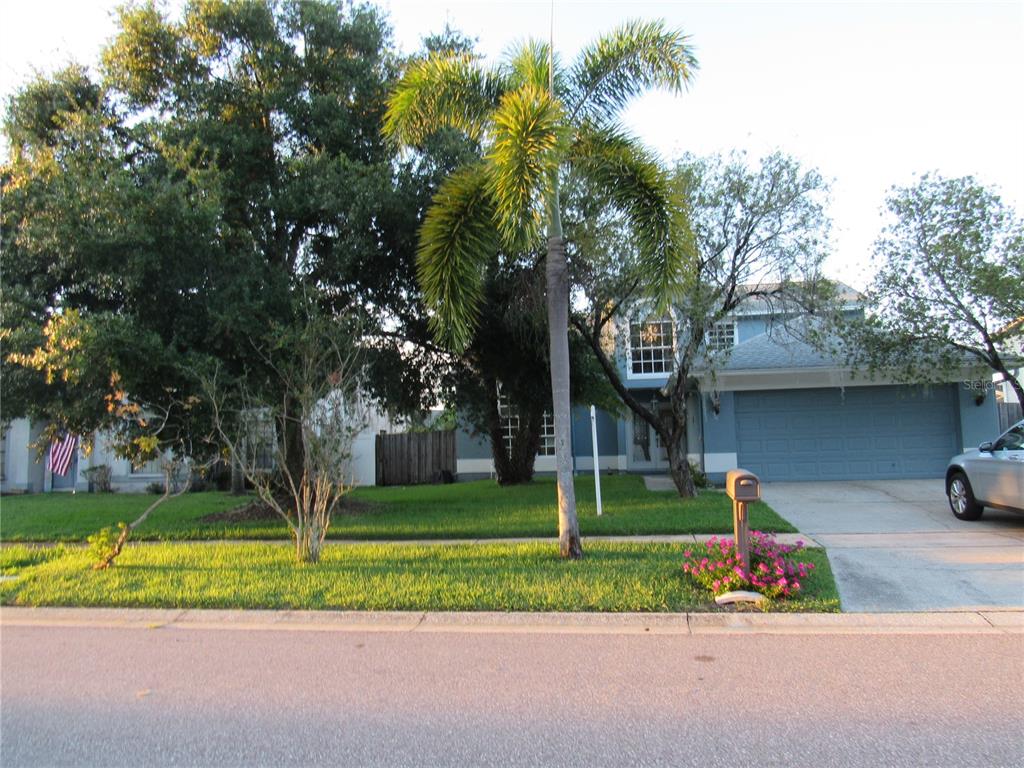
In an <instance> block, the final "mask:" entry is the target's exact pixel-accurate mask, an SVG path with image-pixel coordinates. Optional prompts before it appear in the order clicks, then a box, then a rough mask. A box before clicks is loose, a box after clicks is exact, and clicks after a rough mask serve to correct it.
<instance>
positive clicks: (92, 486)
mask: <svg viewBox="0 0 1024 768" xmlns="http://www.w3.org/2000/svg"><path fill="white" fill-rule="evenodd" d="M82 474H83V475H84V476H85V479H86V480H88V481H89V491H90V492H95V493H112V492H113V490H114V489H113V486H111V484H110V480H111V476H112V475H113V474H114V473H113V470H111V468H110V465H108V464H100V465H99V466H96V467H89V469H86V470H83V471H82Z"/></svg>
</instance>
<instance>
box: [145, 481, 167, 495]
mask: <svg viewBox="0 0 1024 768" xmlns="http://www.w3.org/2000/svg"><path fill="white" fill-rule="evenodd" d="M163 492H164V484H163V483H150V484H149V485H147V486H146V493H154V494H157V495H159V494H162V493H163Z"/></svg>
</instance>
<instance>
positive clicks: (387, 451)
mask: <svg viewBox="0 0 1024 768" xmlns="http://www.w3.org/2000/svg"><path fill="white" fill-rule="evenodd" d="M376 450H377V485H420V484H422V483H441V482H449V483H450V482H451V481H452V480H453V479H454V477H455V430H447V431H444V432H414V433H407V434H401V435H387V434H380V435H377V447H376Z"/></svg>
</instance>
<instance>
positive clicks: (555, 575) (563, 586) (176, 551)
mask: <svg viewBox="0 0 1024 768" xmlns="http://www.w3.org/2000/svg"><path fill="white" fill-rule="evenodd" d="M801 555H802V558H801V559H805V560H807V561H809V562H813V563H814V564H815V565H816V566H817V568H816V570H815V572H814V575H813V577H812V578H810V579H808V580H807V583H806V584H805V591H803V592H802V593H801V596H800V597H799V598H796V599H793V600H791V601H789V602H785V603H778V604H776V605H774V606H771V609H772V610H785V611H838V610H839V599H838V594H837V592H836V588H835V583H834V581H833V579H832V574H831V570H830V569H829V567H828V559H827V557H826V556H825V553H824V551H823V550H806V551H805V552H803V553H801ZM681 564H682V547H681V546H679V545H676V544H620V543H604V542H602V543H591V544H588V545H587V546H586V550H585V556H584V558H583V560H581V561H578V562H567V561H563V560H561V559H560V558H559V557H558V555H557V551H556V549H555V547H554V546H553V545H552V544H550V543H541V542H535V543H534V542H531V543H525V544H503V545H454V544H453V545H435V546H427V545H373V544H353V545H337V544H335V545H328V546H327V547H326V549H325V551H324V554H323V558H322V560H321V562H320V563H319V564H317V565H300V564H297V563H296V562H295V561H294V554H293V551H292V549H291V547H289V546H287V545H284V544H281V545H278V544H261V543H251V542H248V543H241V544H214V545H197V544H188V543H173V544H172V543H167V544H154V545H149V546H142V547H129V548H128V549H126V550H125V552H124V553H123V554H122V555H121V557H120V559H119V560H118V561H117V566H116V567H114V568H112V569H110V570H109V571H103V572H97V571H93V570H91V568H90V566H91V560H90V559H89V555H88V553H87V552H85V551H83V550H72V549H67V550H60V551H59V553H58V554H56V555H54V556H53V557H52V558H51V559H49V560H45V561H42V562H38V563H36V564H34V565H27V566H25V567H23V568H22V569H21V570H20V571H19V575H18V578H17V579H15V580H10V581H3V582H0V601H2V603H3V604H5V605H25V606H43V605H48V606H94V607H100V606H105V607H126V608H127V607H132V608H142V607H150V608H248V609H256V608H264V609H313V610H317V609H336V610H410V611H413V610H415V611H609V612H620V611H641V612H658V611H715V610H718V608H717V606H715V604H714V603H713V601H712V600H711V597H710V594H709V593H708V592H707V591H706V590H704V589H703V588H701V587H699V586H698V585H696V584H695V583H693V582H692V581H691V580H690V579H689V577H687V576H686V575H685V574H683V573H682V570H681Z"/></svg>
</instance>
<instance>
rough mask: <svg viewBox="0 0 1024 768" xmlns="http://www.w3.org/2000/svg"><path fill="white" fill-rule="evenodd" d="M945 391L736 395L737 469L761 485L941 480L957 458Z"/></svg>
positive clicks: (951, 402) (952, 406) (952, 408)
mask: <svg viewBox="0 0 1024 768" xmlns="http://www.w3.org/2000/svg"><path fill="white" fill-rule="evenodd" d="M954 395H955V392H954V389H953V387H952V386H945V387H933V388H931V389H929V390H927V391H924V390H922V389H921V388H916V387H897V386H883V387H855V388H847V389H846V390H845V391H841V390H839V389H838V388H835V389H823V390H793V391H786V390H775V391H770V392H757V393H753V392H738V393H737V394H736V419H737V436H738V438H739V439H738V441H737V444H738V449H737V452H738V459H739V464H740V466H741V467H743V468H745V469H749V470H751V471H752V472H755V473H756V474H759V475H762V476H763V477H764V479H766V480H801V479H806V480H826V479H831V480H842V479H870V478H873V477H878V478H882V477H884V478H902V477H940V476H941V475H942V474H943V472H944V471H945V467H946V462H947V461H948V460H949V457H950V456H952V455H954V454H955V453H956V452H957V441H958V430H957V406H956V399H955V396H954Z"/></svg>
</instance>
